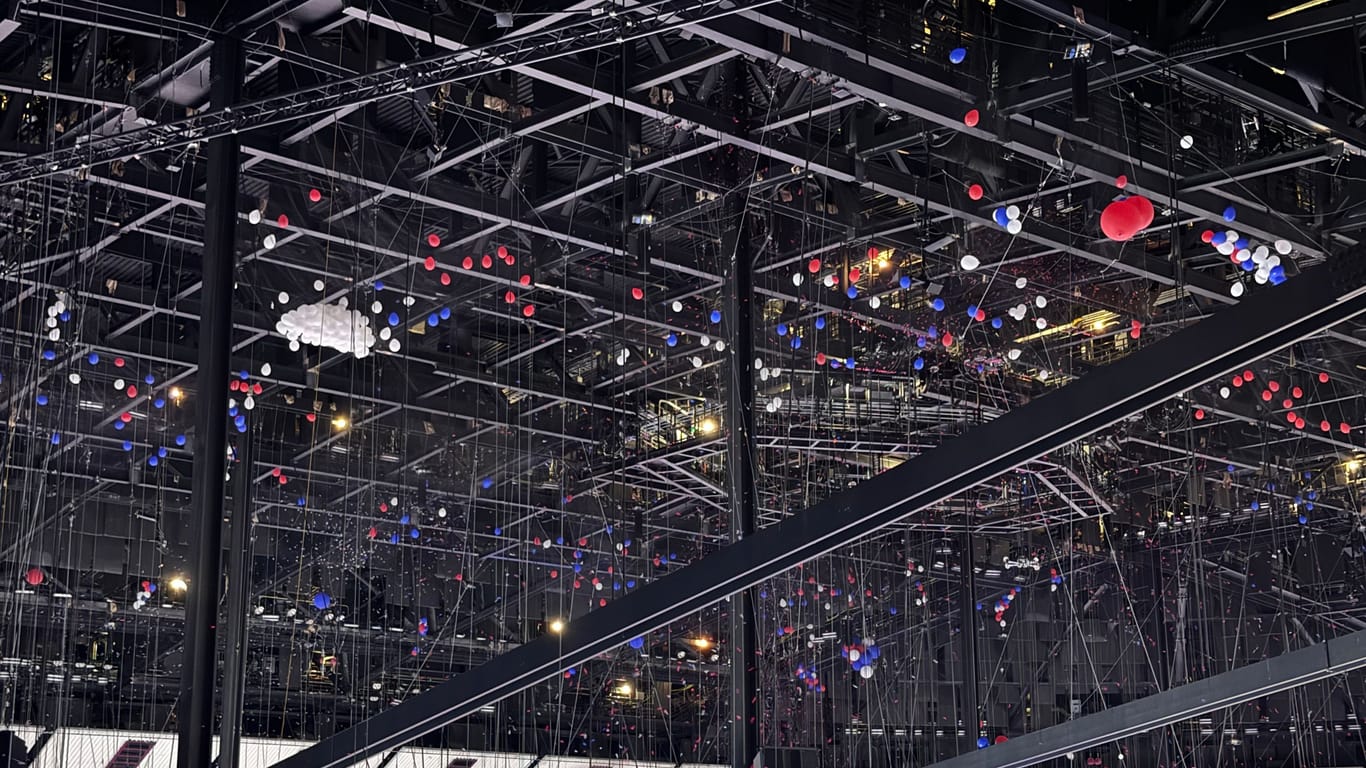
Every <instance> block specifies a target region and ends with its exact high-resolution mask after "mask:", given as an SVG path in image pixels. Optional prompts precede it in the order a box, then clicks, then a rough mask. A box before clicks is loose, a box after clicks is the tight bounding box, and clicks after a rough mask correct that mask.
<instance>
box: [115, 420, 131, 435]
mask: <svg viewBox="0 0 1366 768" xmlns="http://www.w3.org/2000/svg"><path fill="white" fill-rule="evenodd" d="M126 426H128V425H127V424H124V423H123V422H121V421H116V422H114V429H116V430H118V431H120V432H122V431H123V428H124V427H126Z"/></svg>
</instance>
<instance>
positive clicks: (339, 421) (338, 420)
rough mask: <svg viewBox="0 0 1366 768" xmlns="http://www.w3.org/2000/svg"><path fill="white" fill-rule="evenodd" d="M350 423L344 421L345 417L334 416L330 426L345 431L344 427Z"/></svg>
mask: <svg viewBox="0 0 1366 768" xmlns="http://www.w3.org/2000/svg"><path fill="white" fill-rule="evenodd" d="M350 423H351V422H349V421H347V420H346V417H345V416H334V417H332V426H334V427H336V428H337V429H346V427H347V426H348V425H349V424H350Z"/></svg>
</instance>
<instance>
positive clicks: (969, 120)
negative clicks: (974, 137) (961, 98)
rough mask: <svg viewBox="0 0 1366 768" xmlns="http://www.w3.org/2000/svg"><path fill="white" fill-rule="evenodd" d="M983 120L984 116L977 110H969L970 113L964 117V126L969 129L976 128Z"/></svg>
mask: <svg viewBox="0 0 1366 768" xmlns="http://www.w3.org/2000/svg"><path fill="white" fill-rule="evenodd" d="M981 119H982V114H981V113H980V112H978V111H977V110H975V109H969V110H968V113H967V114H966V115H963V124H964V125H966V126H967V127H969V128H976V127H977V123H978V121H980V120H981Z"/></svg>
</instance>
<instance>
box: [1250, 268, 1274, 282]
mask: <svg viewBox="0 0 1366 768" xmlns="http://www.w3.org/2000/svg"><path fill="white" fill-rule="evenodd" d="M1270 278H1271V275H1269V274H1267V273H1266V272H1263V271H1261V270H1260V269H1259V270H1257V271H1256V272H1253V273H1252V279H1253V280H1255V281H1257V285H1266V281H1267V280H1269V279H1270Z"/></svg>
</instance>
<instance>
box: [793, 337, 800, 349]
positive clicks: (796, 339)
mask: <svg viewBox="0 0 1366 768" xmlns="http://www.w3.org/2000/svg"><path fill="white" fill-rule="evenodd" d="M792 348H793V349H801V348H802V337H800V336H793V337H792Z"/></svg>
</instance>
